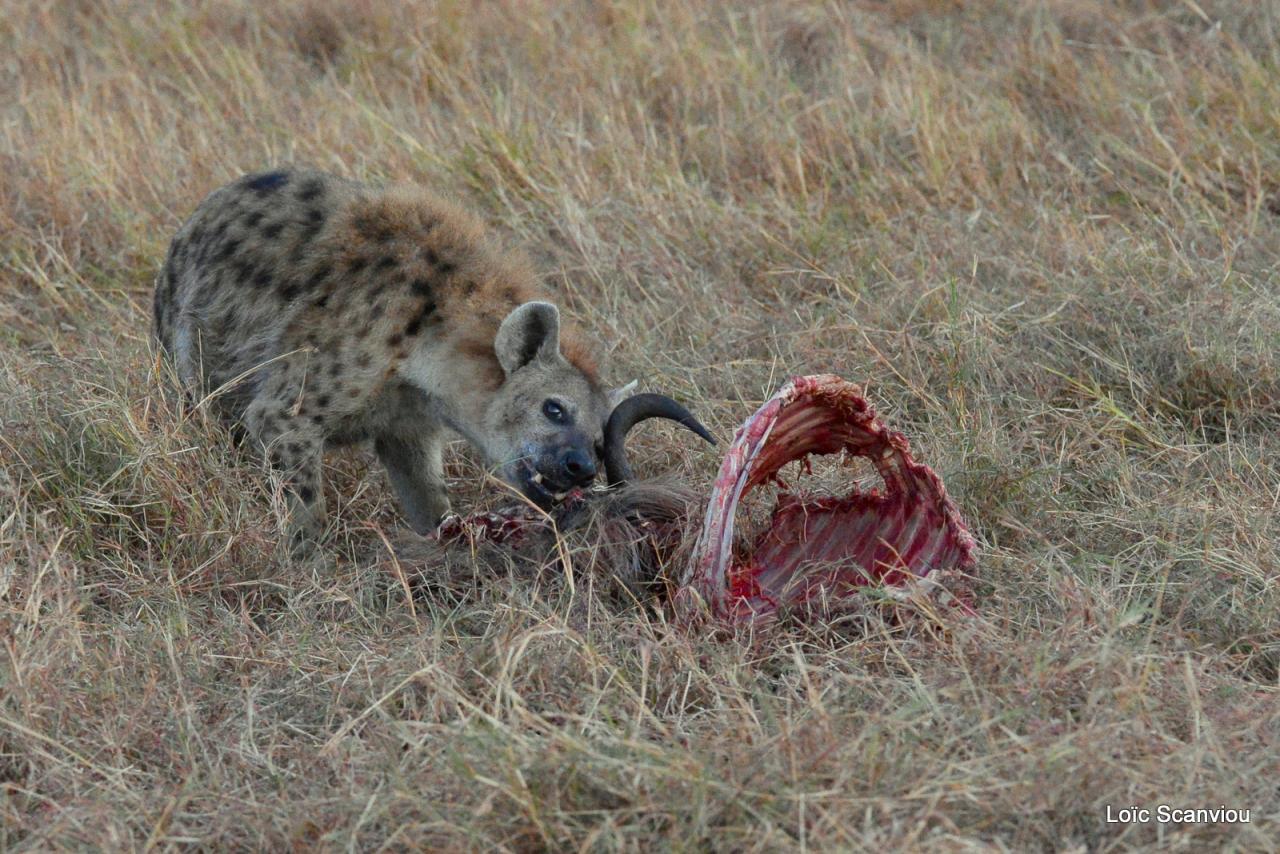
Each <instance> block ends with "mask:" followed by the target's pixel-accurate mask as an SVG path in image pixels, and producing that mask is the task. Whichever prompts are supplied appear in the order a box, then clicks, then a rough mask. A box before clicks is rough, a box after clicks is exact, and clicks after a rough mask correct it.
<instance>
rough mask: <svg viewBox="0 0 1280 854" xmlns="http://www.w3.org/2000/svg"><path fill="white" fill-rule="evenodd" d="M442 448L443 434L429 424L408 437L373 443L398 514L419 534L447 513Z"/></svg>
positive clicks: (384, 436)
mask: <svg viewBox="0 0 1280 854" xmlns="http://www.w3.org/2000/svg"><path fill="white" fill-rule="evenodd" d="M443 448H444V431H443V430H442V429H440V427H439V426H438V425H435V424H432V423H431V422H430V421H427V422H425V423H424V424H421V425H419V426H418V428H417V429H416V430H414V431H412V432H410V433H407V434H405V433H391V432H389V431H388V432H386V433H383V434H382V435H380V436H378V437H377V438H376V439H375V440H374V449H375V450H376V451H377V452H378V459H380V460H381V461H382V465H383V466H384V467H385V468H386V470H387V477H388V479H389V480H390V481H391V488H392V489H393V490H394V491H395V494H396V498H397V499H399V501H400V510H401V512H402V513H404V517H405V519H406V520H407V521H408V522H409V526H410V527H411V528H413V530H414V531H416V532H417V533H419V534H429V533H431V532H432V531H434V530H435V529H436V526H437V525H439V524H440V520H441V519H442V518H444V516H445V514H446V513H448V512H449V495H448V493H447V492H446V491H445V484H444V463H443V460H442V451H443Z"/></svg>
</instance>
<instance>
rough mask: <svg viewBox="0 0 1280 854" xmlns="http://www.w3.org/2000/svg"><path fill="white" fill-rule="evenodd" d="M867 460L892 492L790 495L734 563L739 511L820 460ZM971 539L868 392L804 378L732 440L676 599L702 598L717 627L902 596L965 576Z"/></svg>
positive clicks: (830, 379)
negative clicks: (938, 577) (930, 579)
mask: <svg viewBox="0 0 1280 854" xmlns="http://www.w3.org/2000/svg"><path fill="white" fill-rule="evenodd" d="M841 451H844V452H846V453H847V454H849V455H851V456H857V457H865V458H867V459H869V460H870V461H871V463H872V464H873V465H874V466H875V468H876V471H877V472H879V474H880V476H881V477H882V478H883V479H884V489H883V490H880V489H876V490H871V491H866V492H864V491H861V490H859V489H858V488H857V487H856V486H854V487H853V489H852V491H851V492H850V493H849V494H848V495H846V496H844V497H824V498H809V499H806V498H804V497H801V496H799V495H797V494H794V493H787V492H784V493H782V494H781V495H780V497H779V499H778V503H777V506H776V507H775V509H774V511H773V514H772V516H771V518H770V521H769V523H768V525H766V526H765V527H764V529H763V530H762V531H761V532H760V533H759V534H758V535H757V537H756V538H755V541H754V543H753V544H752V546H751V547H750V548H749V549H747V550H746V551H745V552H744V553H742V554H739V555H737V556H735V555H734V533H735V525H736V519H737V515H738V508H739V504H740V503H741V501H742V500H743V498H744V497H745V496H746V494H747V493H748V492H750V491H751V490H753V489H755V488H757V487H759V486H761V485H762V484H764V483H766V482H770V481H773V480H775V479H776V477H777V474H778V471H779V470H780V469H781V468H782V467H783V466H784V465H786V464H787V463H789V462H792V461H794V460H800V459H803V458H805V457H808V456H809V455H811V454H835V453H839V452H841ZM973 548H974V542H973V537H972V536H971V535H970V534H969V531H968V529H967V528H966V527H965V525H964V522H963V521H962V520H961V518H960V514H959V512H958V511H957V510H956V507H955V504H954V503H953V502H952V501H951V499H950V497H949V496H948V495H947V492H946V489H945V488H944V487H943V485H942V481H941V479H940V478H939V477H938V476H937V474H935V473H934V472H933V470H932V469H930V468H929V467H928V466H925V465H923V464H921V463H918V462H916V461H915V460H914V459H912V457H911V453H910V446H909V445H908V443H907V440H906V437H905V436H903V435H902V434H901V433H899V432H897V431H896V430H890V429H889V428H887V427H885V426H884V424H882V423H881V422H880V420H879V419H878V418H877V417H876V413H875V410H874V409H873V408H872V407H871V405H870V404H869V403H867V401H866V399H865V398H864V397H863V396H862V390H861V389H860V388H859V387H858V386H856V385H853V384H852V383H848V382H845V381H844V380H842V379H840V378H839V377H835V376H831V375H818V376H808V377H797V378H795V379H793V380H791V381H790V382H789V383H787V384H786V386H784V387H783V388H782V390H781V391H779V392H778V394H776V395H774V396H773V397H772V398H770V399H769V400H768V401H767V402H766V403H765V404H764V405H763V406H761V407H760V409H759V410H757V411H756V413H755V414H754V415H752V416H751V418H749V419H747V422H746V423H745V424H743V426H742V428H741V429H740V430H739V431H738V433H737V435H736V436H735V437H734V442H733V446H732V447H731V448H730V449H729V452H728V453H727V454H726V455H725V459H724V463H723V464H722V465H721V467H720V474H719V476H718V477H717V478H716V481H715V485H714V486H713V487H712V491H711V499H710V501H709V502H708V504H707V511H706V515H705V517H704V519H703V526H702V532H701V535H700V536H699V539H698V543H697V546H696V547H695V549H694V555H693V559H692V561H691V562H690V563H689V567H688V570H687V572H686V575H685V577H684V578H683V579H681V585H680V587H681V590H680V593H679V596H680V597H681V598H683V599H684V600H686V602H687V601H688V600H689V599H690V594H691V593H692V592H693V591H696V592H697V594H698V595H699V596H700V597H701V598H702V599H703V600H704V601H705V602H706V604H707V605H708V607H709V608H710V609H711V612H712V613H713V614H715V615H716V616H719V617H722V618H726V619H730V620H734V619H742V618H751V617H758V616H761V615H767V614H772V613H773V612H775V611H777V610H778V609H779V608H781V607H784V606H797V605H802V604H804V603H805V602H806V601H808V600H810V599H811V598H812V597H815V596H819V595H820V596H822V597H824V598H826V599H833V598H839V597H841V596H843V595H847V594H848V593H849V592H851V591H853V590H855V589H856V588H858V587H862V586H865V585H867V584H871V583H879V584H887V585H899V584H902V583H903V582H904V581H906V580H907V579H908V578H910V577H913V576H914V577H923V576H925V575H927V574H928V573H930V572H931V571H933V570H938V569H957V568H958V569H968V568H970V567H971V566H972V564H973Z"/></svg>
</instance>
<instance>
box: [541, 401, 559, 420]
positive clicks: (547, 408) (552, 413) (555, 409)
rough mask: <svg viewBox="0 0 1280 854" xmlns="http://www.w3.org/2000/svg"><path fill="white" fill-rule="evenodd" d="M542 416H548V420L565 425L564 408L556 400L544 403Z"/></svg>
mask: <svg viewBox="0 0 1280 854" xmlns="http://www.w3.org/2000/svg"><path fill="white" fill-rule="evenodd" d="M542 414H543V415H545V416H547V419H548V420H550V421H554V422H555V423H557V424H563V423H564V407H563V406H561V405H560V404H558V403H556V402H555V401H554V400H544V401H543V402H542Z"/></svg>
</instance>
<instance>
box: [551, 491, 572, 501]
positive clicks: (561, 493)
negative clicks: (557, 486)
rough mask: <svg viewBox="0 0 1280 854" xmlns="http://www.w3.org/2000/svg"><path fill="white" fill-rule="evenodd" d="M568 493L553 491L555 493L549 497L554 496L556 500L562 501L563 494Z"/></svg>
mask: <svg viewBox="0 0 1280 854" xmlns="http://www.w3.org/2000/svg"><path fill="white" fill-rule="evenodd" d="M568 494H569V493H567V492H555V493H552V495H551V497H552V498H554V499H555V500H556V501H564V498H565V496H566V495H568Z"/></svg>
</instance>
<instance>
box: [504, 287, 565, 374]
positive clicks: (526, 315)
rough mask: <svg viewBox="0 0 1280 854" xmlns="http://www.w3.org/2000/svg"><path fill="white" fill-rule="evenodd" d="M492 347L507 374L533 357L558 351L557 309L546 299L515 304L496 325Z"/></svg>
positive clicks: (558, 319)
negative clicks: (495, 335)
mask: <svg viewBox="0 0 1280 854" xmlns="http://www.w3.org/2000/svg"><path fill="white" fill-rule="evenodd" d="M493 350H494V352H495V353H497V354H498V364H500V365H502V370H503V371H504V372H505V373H507V374H510V373H511V372H512V371H515V370H516V369H517V368H523V367H524V366H525V365H527V364H529V363H530V362H532V361H533V360H534V359H545V358H548V357H550V356H554V355H556V354H557V353H559V352H560V310H559V309H558V308H556V307H555V306H554V305H552V304H551V303H549V302H527V303H525V304H524V305H521V306H518V307H517V308H515V309H514V310H513V311H512V312H511V313H510V314H508V315H507V319H506V320H504V321H502V325H501V326H499V327H498V335H497V337H496V338H494V339H493Z"/></svg>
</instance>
